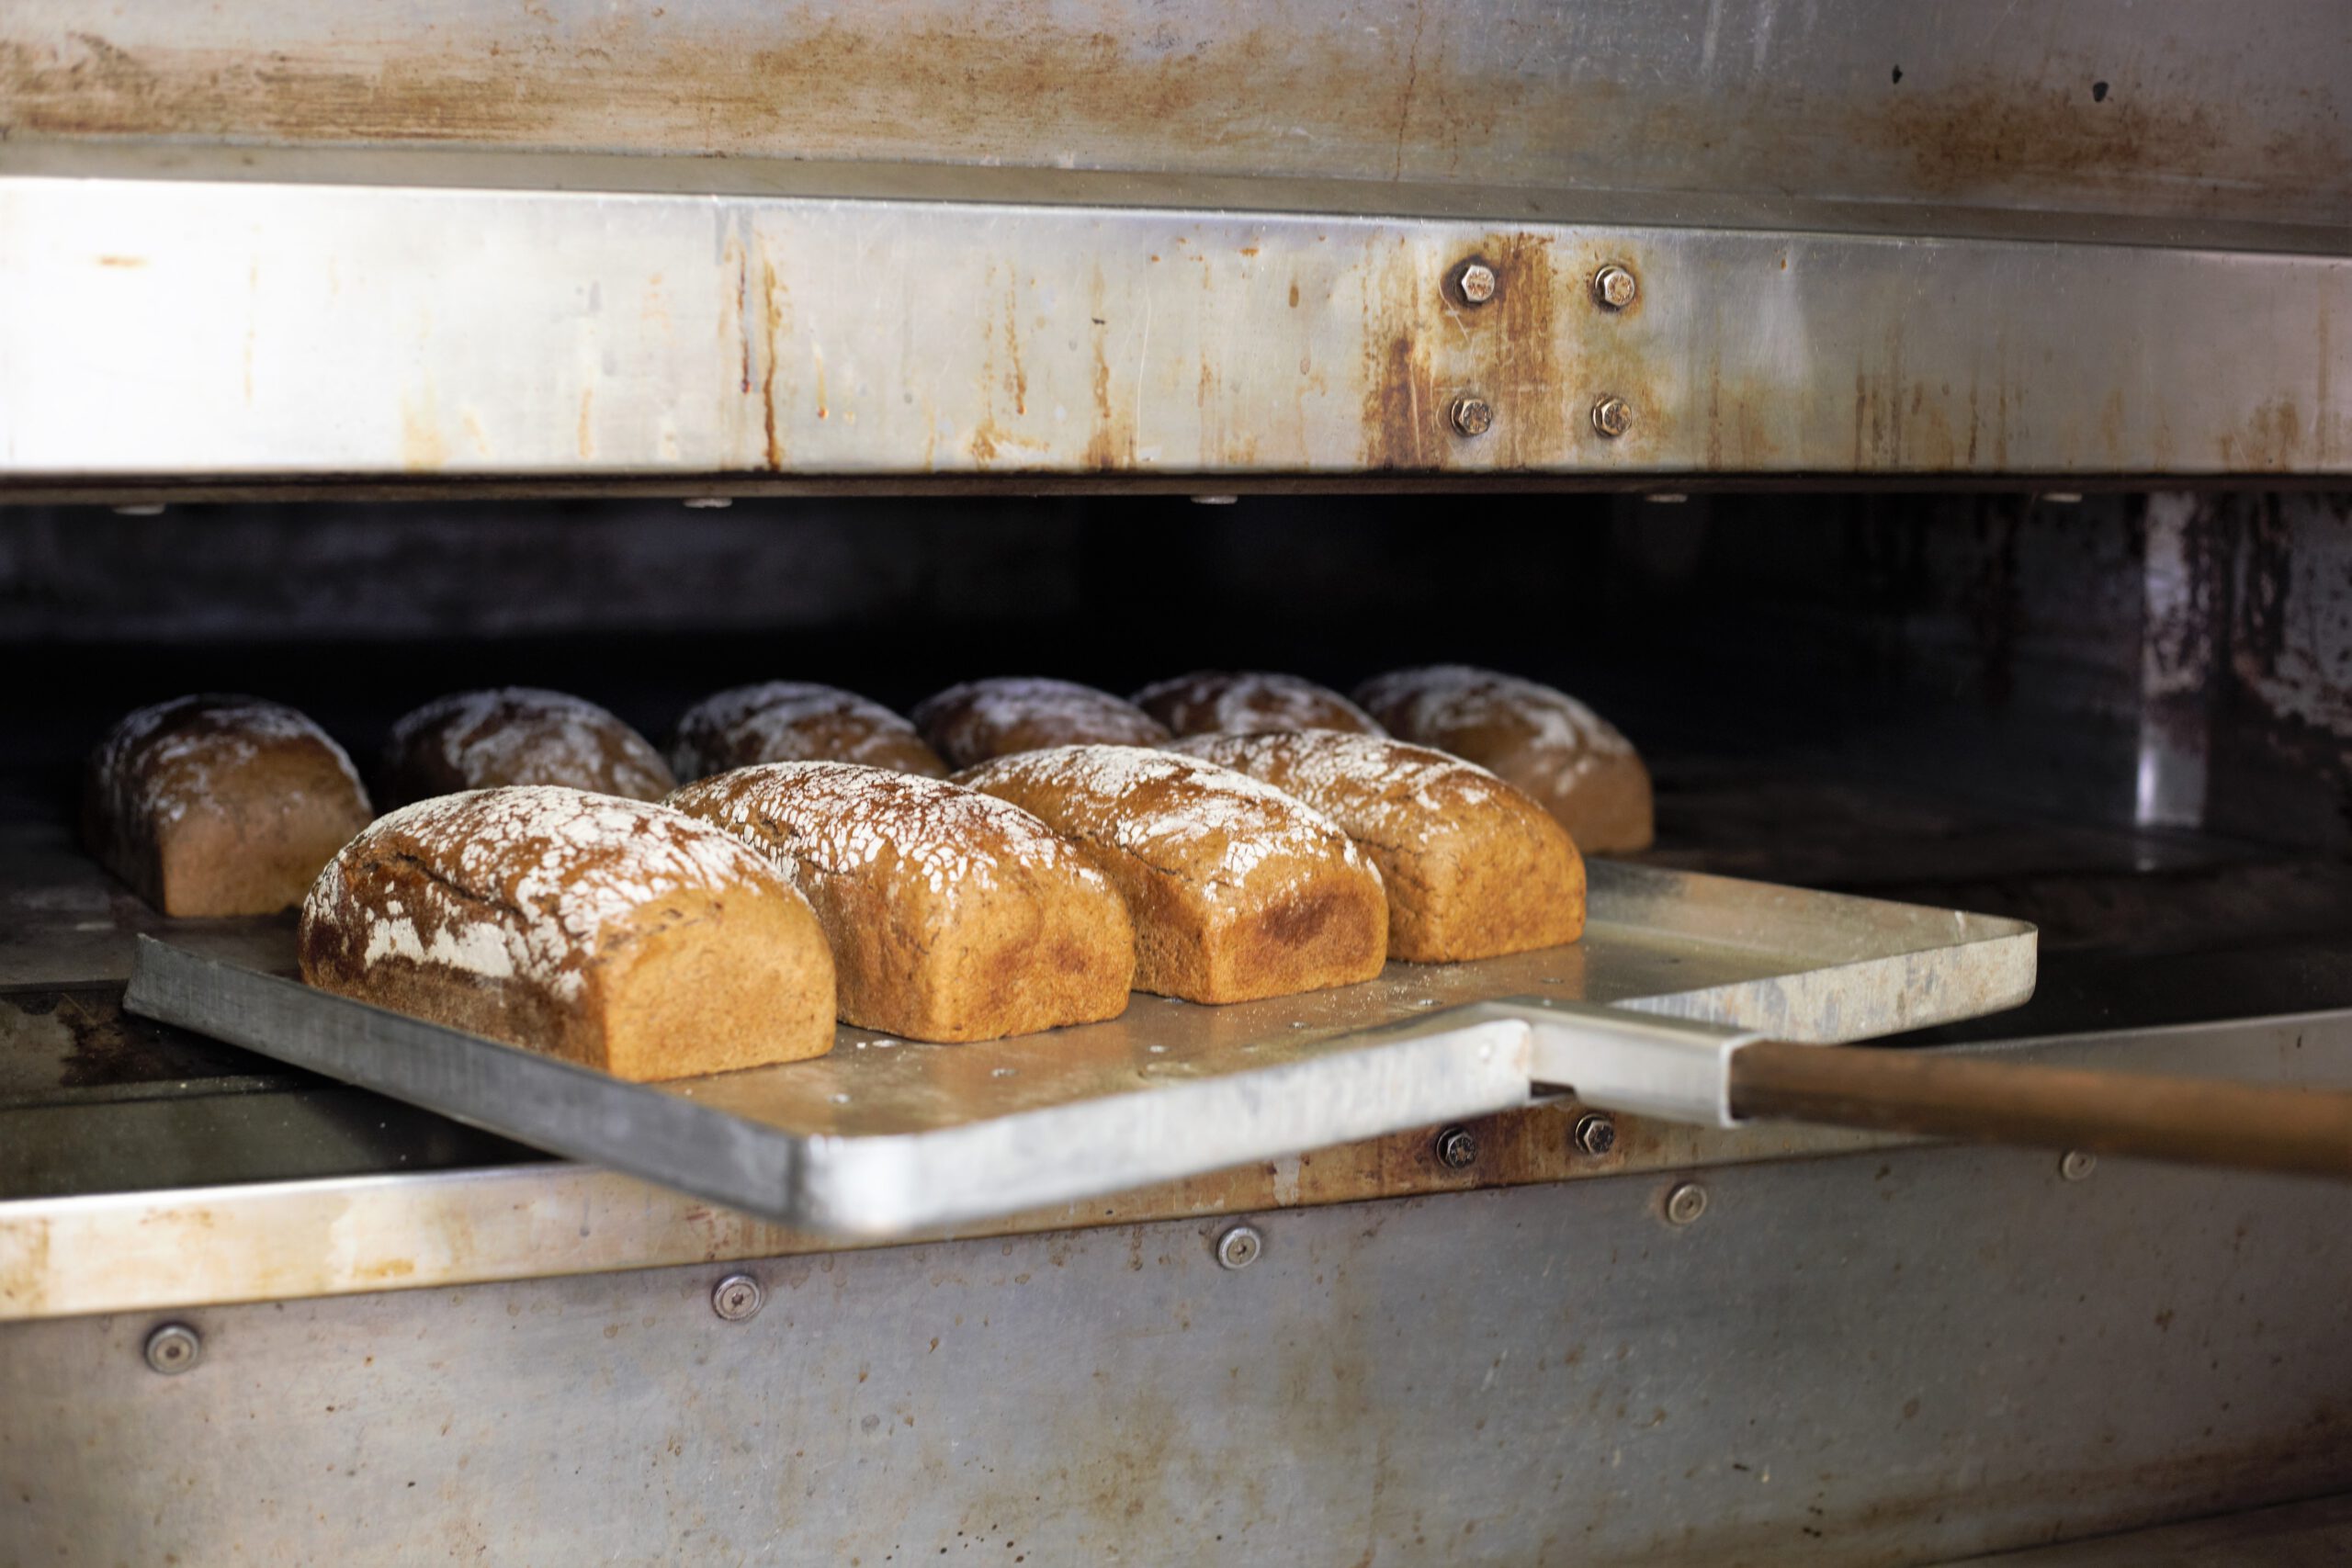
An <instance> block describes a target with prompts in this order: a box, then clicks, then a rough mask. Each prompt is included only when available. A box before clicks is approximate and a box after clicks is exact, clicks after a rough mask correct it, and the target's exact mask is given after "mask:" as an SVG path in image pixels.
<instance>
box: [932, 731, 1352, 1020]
mask: <svg viewBox="0 0 2352 1568" xmlns="http://www.w3.org/2000/svg"><path fill="white" fill-rule="evenodd" d="M956 782H957V783H959V784H968V785H970V786H971V787H972V788H974V789H978V790H983V791H985V792H987V793H988V794H989V795H996V796H999V797H1000V798H1001V799H1005V800H1009V801H1011V802H1012V804H1014V805H1015V806H1018V807H1021V808H1022V809H1023V810H1024V811H1028V812H1031V813H1034V814H1035V816H1037V817H1038V818H1042V819H1043V820H1044V821H1045V823H1046V826H1047V827H1049V828H1051V829H1054V830H1055V831H1056V832H1058V833H1061V834H1063V835H1065V836H1067V837H1069V838H1071V839H1075V840H1078V843H1079V845H1080V848H1082V849H1084V850H1085V851H1086V852H1087V853H1088V854H1089V855H1090V856H1091V858H1092V859H1093V861H1094V863H1095V864H1097V865H1099V866H1101V867H1102V868H1103V872H1104V873H1105V874H1108V875H1109V876H1110V878H1111V881H1112V883H1113V884H1114V886H1117V888H1118V889H1119V892H1120V895H1121V896H1122V897H1125V899H1126V901H1127V912H1128V914H1129V915H1131V916H1132V917H1133V918H1134V919H1135V927H1136V981H1135V983H1136V989H1138V990H1144V991H1154V992H1158V993H1159V994H1160V995H1162V996H1170V997H1182V998H1184V999H1185V1000H1187V1001H1194V1002H1242V1001H1250V1000H1254V999H1255V998H1260V997H1280V996H1288V995H1291V994H1292V993H1294V992H1298V991H1315V990H1322V989H1324V988H1326V987H1332V986H1347V985H1352V984H1354V983H1355V982H1356V981H1359V980H1369V979H1371V978H1372V977H1373V976H1375V975H1378V974H1379V973H1380V966H1381V964H1382V962H1383V961H1384V960H1385V958H1386V957H1387V953H1388V899H1387V897H1386V896H1385V894H1383V893H1382V891H1381V886H1380V873H1379V872H1378V871H1376V870H1374V867H1373V864H1372V863H1371V862H1370V861H1368V860H1366V859H1365V858H1364V857H1363V852H1361V851H1359V850H1358V849H1357V848H1356V845H1355V841H1354V840H1351V839H1350V838H1349V837H1348V836H1347V835H1346V834H1345V833H1342V832H1341V831H1340V829H1337V828H1335V827H1333V826H1332V825H1331V824H1330V823H1329V821H1327V820H1325V819H1324V818H1322V817H1320V816H1318V815H1317V814H1316V813H1315V812H1314V811H1312V810H1309V809H1308V808H1307V807H1305V806H1302V805H1301V804H1299V802H1297V801H1296V800H1294V799H1293V798H1291V797H1290V796H1289V795H1284V794H1283V793H1282V792H1281V791H1280V790H1277V789H1274V788H1272V787H1271V786H1269V785H1266V784H1260V783H1259V782H1258V781H1257V780H1255V779H1253V778H1250V777H1248V776H1247V775H1245V774H1242V773H1235V772H1234V771H1233V770H1231V769H1230V768H1220V767H1217V766H1216V765H1215V764H1214V763H1210V762H1204V761H1201V760H1199V759H1198V758H1194V757H1180V756H1177V755H1174V754H1173V753H1170V752H1167V751H1156V750H1146V749H1144V748H1141V747H1134V746H1063V747H1057V748H1055V749H1054V750H1047V751H1025V752H1023V753H1021V754H1020V755H1018V756H1012V757H1001V758H998V759H997V760H996V761H992V762H987V763H983V764H982V765H981V766H979V767H977V768H974V769H972V770H971V771H970V772H968V773H961V774H958V775H957V776H956Z"/></svg>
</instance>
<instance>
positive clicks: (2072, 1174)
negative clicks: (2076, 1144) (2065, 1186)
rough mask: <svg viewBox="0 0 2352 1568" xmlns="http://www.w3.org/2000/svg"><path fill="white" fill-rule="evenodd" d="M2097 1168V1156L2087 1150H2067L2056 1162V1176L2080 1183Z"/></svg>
mask: <svg viewBox="0 0 2352 1568" xmlns="http://www.w3.org/2000/svg"><path fill="white" fill-rule="evenodd" d="M2097 1169H2098V1156H2097V1155H2095V1154H2093V1153H2091V1152H2090V1150H2088V1149H2068V1150H2067V1151H2066V1153H2065V1155H2064V1157H2063V1158H2061V1159H2060V1160H2059V1161H2058V1174H2059V1175H2060V1176H2063V1177H2064V1178H2065V1179H2067V1180H2069V1181H2080V1180H2083V1179H2085V1178H2086V1177H2088V1176H2089V1175H2090V1173H2091V1172H2092V1171H2094V1170H2097Z"/></svg>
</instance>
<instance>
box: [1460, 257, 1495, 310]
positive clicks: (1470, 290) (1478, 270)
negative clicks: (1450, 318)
mask: <svg viewBox="0 0 2352 1568" xmlns="http://www.w3.org/2000/svg"><path fill="white" fill-rule="evenodd" d="M1453 286H1454V287H1455V288H1459V289H1460V290H1462V298H1464V299H1467V300H1468V301H1469V302H1470V303H1471V304H1473V305H1483V304H1485V303H1486V302H1487V300H1489V299H1493V298H1494V297H1495V269H1494V268H1493V267H1490V266H1488V265H1487V264H1486V263H1485V262H1464V263H1463V264H1462V270H1461V271H1460V272H1457V273H1455V274H1454V275H1453Z"/></svg>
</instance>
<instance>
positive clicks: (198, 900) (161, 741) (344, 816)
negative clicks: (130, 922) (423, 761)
mask: <svg viewBox="0 0 2352 1568" xmlns="http://www.w3.org/2000/svg"><path fill="white" fill-rule="evenodd" d="M374 815H375V813H374V812H373V811H371V810H370V809H369V808H368V792H367V791H366V790H365V789H363V788H361V787H360V784H359V775H358V774H357V773H355V772H353V771H352V767H351V759H350V758H349V757H347V756H345V755H344V751H343V748H342V747H340V746H338V745H336V744H335V743H334V741H333V740H330V739H327V735H326V732H325V731H324V730H322V729H321V728H319V727H318V726H317V725H315V724H312V723H311V721H310V720H309V719H308V718H305V717H304V716H302V715H300V714H299V713H297V712H295V711H294V710H293V709H292V708H289V707H284V706H281V705H278V704H277V703H267V702H264V701H262V700H261V699H260V698H258V697H244V696H231V695H222V694H204V695H198V696H187V697H175V698H174V699H173V700H172V701H170V702H167V703H158V704H156V705H154V706H153V707H143V708H141V709H140V710H139V711H138V712H136V713H133V714H130V715H129V716H126V717H124V718H123V719H122V721H121V722H120V723H119V724H117V725H116V726H115V727H114V728H113V729H111V730H109V731H108V732H107V736H106V739H103V740H101V741H100V742H99V743H98V745H97V748H96V750H94V751H93V752H91V754H90V761H89V766H88V768H87V770H86V772H85V776H84V779H83V787H82V841H83V843H84V844H85V845H86V846H87V847H88V849H89V851H90V852H91V854H93V855H94V856H96V858H97V861H98V863H100V864H101V865H104V866H105V867H106V868H107V870H108V871H111V872H113V873H114V874H116V875H117V876H119V877H120V878H122V880H123V881H125V882H127V883H129V884H130V887H131V890H132V891H133V892H135V893H137V894H138V895H139V897H141V898H143V899H145V900H146V901H147V902H148V903H149V904H151V905H153V906H154V907H155V908H157V909H160V910H162V911H163V912H164V914H166V915H179V916H220V915H271V914H276V913H277V911H278V910H280V909H285V908H292V907H293V906H294V905H296V904H299V903H300V902H301V901H302V895H303V894H305V893H307V892H308V891H310V886H311V880H312V879H313V878H315V877H316V876H317V875H318V874H319V868H320V867H321V866H322V865H324V864H325V863H327V860H328V858H329V857H330V856H332V855H333V854H334V852H335V851H337V850H338V849H341V848H342V847H343V844H344V842H345V840H347V839H349V838H350V837H351V836H352V835H353V834H354V833H356V832H357V831H359V829H362V828H365V827H366V826H367V825H368V818H370V817H372V816H374Z"/></svg>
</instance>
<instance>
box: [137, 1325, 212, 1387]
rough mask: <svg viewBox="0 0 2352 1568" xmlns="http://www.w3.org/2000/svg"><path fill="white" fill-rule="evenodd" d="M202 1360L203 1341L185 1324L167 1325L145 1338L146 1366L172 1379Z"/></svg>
mask: <svg viewBox="0 0 2352 1568" xmlns="http://www.w3.org/2000/svg"><path fill="white" fill-rule="evenodd" d="M202 1359H204V1340H203V1337H201V1336H199V1335H198V1333H197V1331H196V1330H195V1329H193V1328H190V1327H189V1326H188V1325H187V1324H185V1323H167V1324H165V1325H163V1326H162V1327H161V1328H158V1329H157V1330H155V1332H154V1333H153V1334H150V1335H149V1336H147V1364H148V1365H149V1366H151V1367H153V1368H154V1369H155V1370H156V1371H159V1372H162V1373H163V1374H164V1376H165V1377H173V1376H175V1375H177V1374H178V1373H181V1372H184V1371H187V1370H188V1369H189V1368H190V1367H192V1366H194V1365H196V1363H197V1362H198V1361H200V1360H202Z"/></svg>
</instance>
